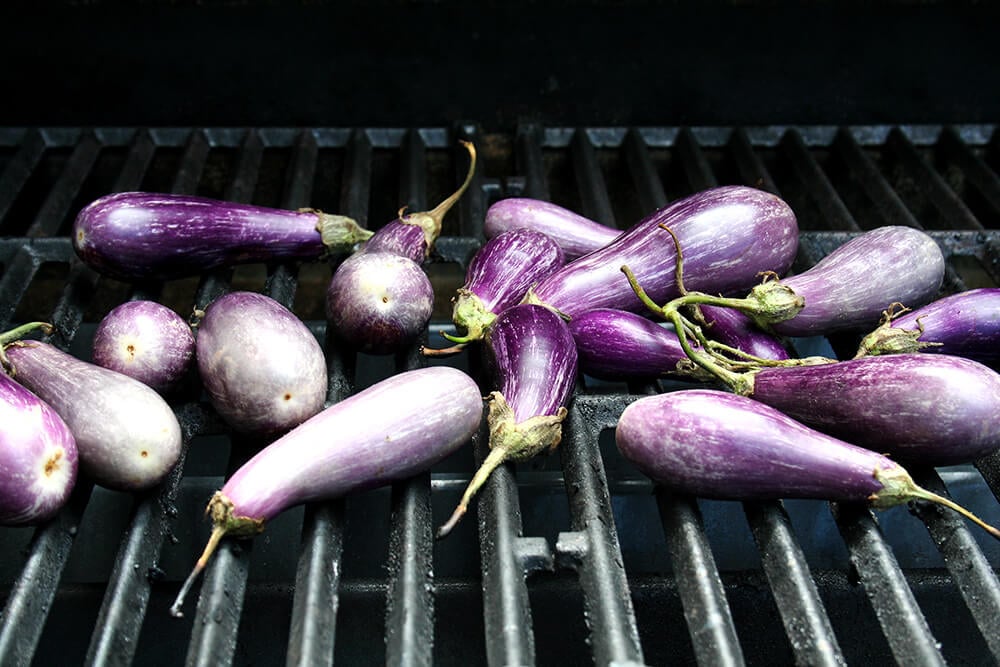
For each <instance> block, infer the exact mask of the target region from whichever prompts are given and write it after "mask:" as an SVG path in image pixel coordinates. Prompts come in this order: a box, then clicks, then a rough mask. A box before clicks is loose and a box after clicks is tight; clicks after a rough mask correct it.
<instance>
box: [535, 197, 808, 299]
mask: <svg viewBox="0 0 1000 667" xmlns="http://www.w3.org/2000/svg"><path fill="white" fill-rule="evenodd" d="M661 224H662V225H665V226H667V227H669V228H670V229H671V230H672V231H673V232H674V234H676V235H677V238H678V241H679V243H680V245H681V249H682V251H683V256H684V282H685V286H686V287H687V289H689V290H694V291H702V292H708V293H712V294H715V293H730V292H733V291H736V290H744V289H748V288H749V287H750V286H751V285H753V284H754V283H756V282H757V280H758V278H757V276H758V274H759V273H760V272H762V271H773V272H776V273H778V274H783V273H784V272H785V271H786V270H787V269H788V268H789V267H790V266H791V264H792V261H793V260H794V258H795V253H796V249H797V248H798V224H797V222H796V219H795V215H794V213H793V212H792V210H791V208H789V206H788V204H786V203H785V202H784V201H783V200H781V199H780V198H778V197H776V196H774V195H772V194H770V193H768V192H764V191H763V190H757V189H754V188H749V187H744V186H724V187H719V188H712V189H709V190H704V191H702V192H699V193H697V194H694V195H692V196H690V197H687V198H685V199H682V200H679V201H676V202H674V203H672V204H670V205H668V206H665V207H664V208H661V209H659V210H657V211H655V212H653V213H652V214H650V215H649V216H647V217H646V218H644V219H643V220H641V221H640V222H638V223H636V224H635V225H633V226H632V227H631V228H630V229H628V230H627V231H626V232H625V233H623V234H622V235H621V236H619V237H617V238H616V239H615V240H614V241H612V242H611V243H610V244H608V245H606V246H604V247H603V248H601V249H599V250H595V251H594V252H591V253H590V254H588V255H585V256H583V257H581V258H579V259H577V260H575V261H573V262H570V263H569V264H567V265H566V266H564V267H563V268H562V269H559V270H558V271H555V272H554V273H552V274H551V275H550V276H549V277H548V278H546V279H545V280H543V281H541V282H540V283H539V284H538V285H536V286H535V288H534V289H533V290H532V293H531V294H529V298H530V300H531V302H533V303H542V304H545V305H547V306H549V307H551V308H555V309H556V310H558V311H559V312H560V313H563V314H564V315H566V316H568V317H574V316H576V315H579V314H581V313H583V312H586V311H588V310H593V309H595V308H616V309H619V310H630V311H633V312H645V310H646V307H645V306H644V305H643V304H642V302H640V301H639V299H638V297H637V296H636V295H635V292H634V291H633V290H632V287H631V286H630V285H629V282H628V279H627V278H626V276H625V275H624V274H623V273H622V270H621V269H622V266H623V265H626V266H628V267H629V268H630V269H631V270H632V272H633V273H634V274H635V276H636V278H637V279H638V283H639V285H640V286H641V287H642V288H643V289H644V290H645V291H646V293H647V294H648V295H649V296H650V298H652V300H653V301H654V302H656V303H664V302H666V301H669V300H670V299H672V298H674V297H676V296H678V295H679V292H678V289H677V281H676V277H675V268H676V257H677V253H676V250H675V246H674V241H673V238H671V235H670V233H669V232H667V231H666V230H664V229H660V225H661Z"/></svg>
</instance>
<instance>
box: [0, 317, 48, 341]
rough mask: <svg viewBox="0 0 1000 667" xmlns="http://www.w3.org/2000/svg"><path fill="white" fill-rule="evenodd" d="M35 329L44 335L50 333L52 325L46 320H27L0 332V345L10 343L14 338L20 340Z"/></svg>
mask: <svg viewBox="0 0 1000 667" xmlns="http://www.w3.org/2000/svg"><path fill="white" fill-rule="evenodd" d="M35 329H41V330H42V333H44V334H46V335H48V334H50V333H52V325H51V324H49V323H48V322H28V323H27V324H22V325H21V326H19V327H15V328H13V329H11V330H10V331H5V332H3V333H0V347H2V346H5V345H10V344H11V343H13V342H14V341H16V340H21V339H22V338H24V336H25V335H26V334H29V333H31V332H32V331H34V330H35Z"/></svg>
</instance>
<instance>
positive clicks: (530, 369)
mask: <svg viewBox="0 0 1000 667" xmlns="http://www.w3.org/2000/svg"><path fill="white" fill-rule="evenodd" d="M486 343H487V345H486V348H487V349H486V350H485V352H486V355H487V357H488V358H487V362H488V365H489V366H490V368H491V371H492V374H493V376H494V379H495V386H496V387H497V390H496V391H493V392H491V393H490V397H489V398H490V400H489V416H488V417H487V419H488V421H489V428H490V441H489V446H490V453H489V455H487V457H486V459H485V460H484V461H483V463H482V465H481V466H480V467H479V469H478V470H477V471H476V474H475V475H474V476H473V478H472V481H471V482H469V486H468V487H467V488H466V490H465V493H464V494H463V496H462V499H461V501H460V502H459V504H458V507H456V508H455V511H454V513H453V514H452V515H451V518H449V519H448V521H447V522H446V523H445V524H444V525H443V526H441V528H440V529H439V530H438V533H437V536H438V537H439V538H440V537H444V536H445V535H447V534H448V533H449V532H450V531H451V530H452V528H454V527H455V525H456V524H457V523H458V521H459V520H460V519H461V518H462V516H464V515H465V512H466V510H467V509H468V506H469V503H470V502H471V501H472V497H473V496H474V495H475V494H476V492H477V491H478V490H479V487H481V486H482V485H483V483H484V482H485V481H486V480H487V478H488V477H489V476H490V474H491V473H492V472H493V471H494V470H495V469H496V468H497V466H499V465H500V464H502V463H504V462H505V461H525V460H527V459H530V458H531V457H533V456H535V455H537V454H540V453H541V452H543V451H546V450H549V451H551V450H553V449H555V448H556V446H557V445H558V444H559V441H560V440H561V438H562V421H563V419H565V418H566V413H567V410H566V406H567V405H568V404H569V401H570V398H571V397H572V395H573V388H574V386H575V384H576V376H577V354H576V344H575V343H574V341H573V335H572V334H571V333H570V332H569V327H568V326H567V325H566V322H564V321H563V320H562V318H561V317H559V316H558V315H556V314H555V313H553V312H552V311H551V310H549V309H547V308H543V307H541V306H535V305H530V304H521V305H518V306H513V307H511V308H508V309H507V310H505V311H503V312H502V313H500V315H498V316H497V319H496V320H495V321H494V322H493V324H492V325H491V326H490V328H489V330H488V332H487V335H486Z"/></svg>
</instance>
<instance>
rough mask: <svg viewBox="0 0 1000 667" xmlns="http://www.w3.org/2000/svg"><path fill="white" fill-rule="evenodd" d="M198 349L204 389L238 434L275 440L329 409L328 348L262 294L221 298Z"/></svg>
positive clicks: (204, 323) (204, 322) (203, 324)
mask: <svg viewBox="0 0 1000 667" xmlns="http://www.w3.org/2000/svg"><path fill="white" fill-rule="evenodd" d="M196 345H197V360H198V371H199V375H200V376H201V381H202V384H203V385H204V387H205V390H206V391H207V393H208V396H209V399H210V400H211V402H212V406H213V407H214V408H215V410H216V411H217V412H218V413H219V415H221V416H222V418H223V419H224V420H225V421H226V422H227V423H228V424H229V425H230V426H232V427H233V429H234V430H236V431H239V432H243V433H254V434H261V435H273V434H275V433H280V432H285V431H288V430H290V429H292V428H294V427H295V426H298V425H299V424H301V423H302V422H304V421H305V420H306V419H309V418H310V417H312V416H313V415H315V414H316V413H317V412H319V411H320V410H322V409H323V403H324V401H325V400H326V390H327V373H326V358H325V357H324V356H323V349H322V347H320V344H319V342H318V341H317V340H316V337H315V336H314V335H313V334H312V332H311V331H309V328H308V327H307V326H306V325H305V324H303V322H302V321H301V320H300V319H299V318H298V317H297V316H296V315H295V314H294V313H292V312H291V311H290V310H288V309H287V308H285V307H284V306H283V305H281V304H280V303H278V302H277V301H275V300H274V299H272V298H270V297H268V296H265V295H263V294H258V293H256V292H230V293H228V294H225V295H223V296H221V297H219V298H218V299H216V300H215V301H213V302H212V303H211V304H209V306H208V307H207V308H206V309H205V314H204V316H203V317H202V318H201V321H200V322H199V324H198V335H197V341H196Z"/></svg>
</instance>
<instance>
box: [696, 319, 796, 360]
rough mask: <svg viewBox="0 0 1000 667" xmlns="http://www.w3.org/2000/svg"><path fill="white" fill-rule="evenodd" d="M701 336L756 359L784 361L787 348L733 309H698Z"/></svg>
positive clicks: (776, 338) (787, 355) (772, 335)
mask: <svg viewBox="0 0 1000 667" xmlns="http://www.w3.org/2000/svg"><path fill="white" fill-rule="evenodd" d="M700 310H701V314H702V315H703V316H704V318H705V323H706V327H705V336H706V337H708V338H710V339H711V340H715V341H718V342H720V343H722V344H724V345H727V346H729V347H731V348H733V349H736V350H739V351H740V352H742V353H744V354H748V355H751V356H753V357H756V358H758V359H771V360H781V359H788V358H789V356H790V355H789V354H788V348H786V347H785V343H784V342H783V341H782V340H781V339H780V338H778V337H777V336H775V335H774V334H772V333H770V332H768V331H765V330H764V329H762V328H761V327H759V326H757V324H756V323H754V321H753V320H752V319H750V318H749V317H748V316H746V315H744V314H743V313H741V312H740V311H738V310H736V309H735V308H720V307H718V306H701V307H700Z"/></svg>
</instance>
